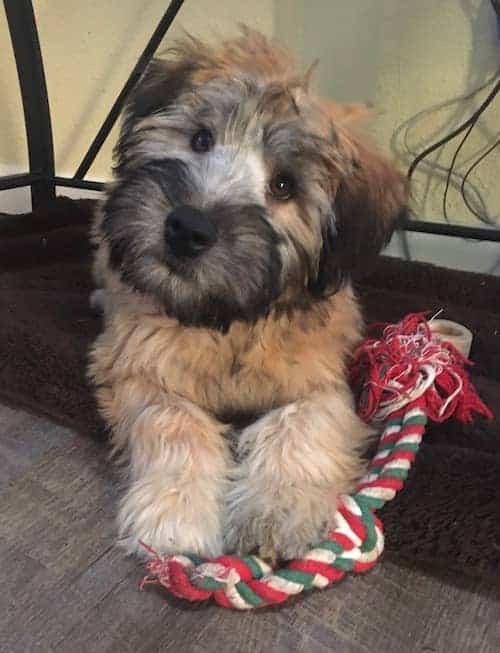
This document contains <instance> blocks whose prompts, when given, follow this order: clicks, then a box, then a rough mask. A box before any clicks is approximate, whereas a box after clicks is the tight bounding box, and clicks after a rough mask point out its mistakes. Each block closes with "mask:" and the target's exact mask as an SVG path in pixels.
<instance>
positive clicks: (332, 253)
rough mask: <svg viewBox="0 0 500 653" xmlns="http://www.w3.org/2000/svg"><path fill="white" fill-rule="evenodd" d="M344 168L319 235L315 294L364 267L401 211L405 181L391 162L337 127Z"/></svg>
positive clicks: (403, 211) (401, 215)
mask: <svg viewBox="0 0 500 653" xmlns="http://www.w3.org/2000/svg"><path fill="white" fill-rule="evenodd" d="M336 140H337V141H338V142H337V145H336V147H338V148H339V149H340V151H341V153H342V158H343V159H344V160H345V170H344V171H343V173H342V174H341V177H340V180H337V181H336V182H335V185H336V188H335V189H334V202H333V210H332V216H331V220H330V221H329V223H328V225H327V226H326V227H325V233H324V234H323V248H322V251H321V257H320V262H319V269H318V277H317V280H316V283H315V284H314V290H315V291H316V294H320V295H322V294H323V295H324V294H329V293H332V292H335V290H336V289H338V287H339V285H340V284H341V283H342V281H343V279H345V278H348V277H350V276H351V275H352V274H353V273H355V272H356V271H357V270H361V269H366V266H367V265H368V264H369V262H370V259H371V258H372V257H373V256H374V255H375V254H377V253H378V252H380V250H381V249H382V248H383V247H384V246H385V245H386V244H387V243H388V242H389V239H390V237H391V235H392V233H393V231H394V229H395V228H396V226H397V225H398V223H399V222H400V221H402V220H403V218H404V217H405V216H406V210H407V184H406V180H405V178H404V177H403V175H402V174H401V173H400V172H399V171H398V170H397V168H396V167H395V165H394V164H393V163H391V162H390V161H388V160H386V159H385V158H384V157H383V156H381V155H380V154H379V153H378V152H377V151H376V149H375V148H373V147H370V146H367V145H364V144H363V143H362V142H361V139H360V138H359V137H356V136H353V135H351V134H349V133H348V132H347V131H346V130H345V129H340V130H337V131H336Z"/></svg>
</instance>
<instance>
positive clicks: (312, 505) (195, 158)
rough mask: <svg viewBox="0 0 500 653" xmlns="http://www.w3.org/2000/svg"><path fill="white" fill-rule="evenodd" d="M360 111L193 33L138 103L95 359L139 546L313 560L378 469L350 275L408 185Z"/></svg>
mask: <svg viewBox="0 0 500 653" xmlns="http://www.w3.org/2000/svg"><path fill="white" fill-rule="evenodd" d="M350 112H353V113H356V112H357V108H356V107H354V108H349V107H342V106H339V105H332V104H331V103H326V102H322V101H321V100H320V99H318V98H317V97H315V96H314V94H312V93H311V92H310V91H309V90H308V84H307V80H306V79H305V78H304V77H301V76H300V75H299V74H298V73H297V72H296V71H295V70H294V68H293V65H292V63H291V61H290V59H289V57H288V56H287V55H286V54H285V53H284V52H283V51H282V50H281V49H280V48H279V47H277V46H276V45H275V44H273V43H270V42H269V41H268V40H267V39H266V38H264V37H263V36H262V35H260V34H258V33H256V32H253V31H250V30H247V29H244V30H243V32H242V34H241V36H239V37H238V38H236V39H235V40H229V41H227V42H223V43H222V44H220V45H219V47H217V48H213V47H210V46H208V45H205V44H203V43H200V42H199V41H197V40H195V39H192V38H187V39H186V40H185V41H184V42H183V43H181V44H180V45H178V47H176V48H175V49H174V50H173V51H172V52H171V53H170V56H169V58H168V59H166V60H158V61H154V62H153V63H152V64H151V65H150V67H149V69H148V70H147V72H146V74H145V75H144V76H143V79H142V80H141V82H140V84H139V85H138V87H137V89H136V90H135V91H134V93H133V94H132V97H131V98H130V101H129V103H128V106H127V108H126V111H125V116H124V120H123V125H122V130H121V135H120V138H119V142H118V144H117V146H116V166H115V169H114V175H115V180H114V182H113V183H112V184H111V185H110V187H109V189H108V192H107V197H106V199H105V201H104V202H103V204H102V209H101V211H100V214H99V216H98V218H97V220H96V224H95V229H94V236H95V241H96V244H97V247H98V250H97V256H96V263H95V272H96V279H97V283H98V285H99V286H100V287H101V288H102V289H103V291H102V292H103V293H104V304H105V325H104V330H103V332H102V334H101V335H100V336H99V338H98V339H97V341H96V343H95V345H94V347H93V349H92V352H91V365H90V375H91V377H92V379H93V381H94V382H95V386H96V392H97V398H98V402H99V406H100V409H101V411H102V414H103V415H104V417H105V418H106V420H107V422H108V424H109V426H110V428H111V431H112V441H113V444H114V448H115V449H116V450H119V451H121V452H123V453H124V455H125V457H126V460H127V461H128V473H129V485H128V489H127V491H126V493H125V496H124V498H123V501H122V504H121V509H120V512H119V529H120V535H121V538H122V539H123V541H124V543H125V545H126V548H127V550H128V551H129V552H139V551H140V544H139V542H140V541H141V540H142V541H144V542H145V543H146V544H148V545H150V546H152V547H154V548H155V549H156V550H157V551H159V552H162V553H168V552H179V551H183V552H192V553H195V554H200V555H203V556H214V555H216V554H219V553H221V551H222V550H223V549H228V550H235V549H236V550H238V551H240V552H247V551H251V550H254V549H259V550H260V553H261V554H264V555H268V556H269V555H270V556H272V557H274V556H276V555H279V556H282V557H285V558H289V557H293V556H296V555H300V554H301V553H303V552H304V550H305V549H307V547H308V546H310V545H311V544H312V543H314V542H315V541H317V540H319V539H321V537H322V536H323V535H324V534H325V532H326V531H327V530H328V528H330V527H331V526H332V525H333V516H334V513H335V508H336V500H337V497H338V495H339V494H341V493H344V492H349V491H350V490H351V489H352V488H353V486H354V485H355V484H356V481H357V480H358V479H359V477H360V476H361V475H362V473H363V463H362V458H361V452H362V451H363V449H364V448H365V445H366V441H367V437H368V435H369V429H368V428H367V427H366V426H365V424H363V423H362V422H361V421H360V419H359V418H358V417H357V415H356V412H355V409H354V404H353V399H352V396H351V393H350V390H349V388H348V385H347V382H346V376H345V366H346V360H347V358H348V356H349V354H350V352H351V351H352V349H353V347H354V346H355V345H356V343H357V342H358V341H359V340H360V336H361V328H362V320H361V316H360V311H359V308H358V303H357V300H356V298H355V296H354V294H353V291H352V288H351V285H350V282H349V276H350V273H351V272H352V270H353V268H354V266H357V265H358V266H361V267H363V266H365V265H367V261H368V259H369V257H370V256H371V255H372V254H373V253H375V252H377V251H378V250H379V249H380V248H381V246H382V245H383V244H384V243H385V242H386V240H387V239H388V237H389V235H390V233H391V230H392V228H393V225H394V223H395V220H396V218H397V216H398V215H399V214H400V213H401V211H402V210H403V208H404V205H405V202H406V190H405V184H404V183H403V180H402V178H401V176H400V175H399V173H398V172H397V171H396V170H395V169H394V168H393V166H392V165H391V164H389V163H388V162H386V161H385V160H384V159H383V158H381V157H380V156H379V155H378V154H377V153H376V152H375V151H373V150H372V149H371V148H369V147H367V146H366V145H364V144H363V143H362V142H360V140H359V139H357V138H356V137H355V136H354V135H353V134H350V133H349V119H348V118H349V114H350ZM242 415H243V416H244V417H245V421H246V424H247V426H246V427H245V428H243V429H242V430H240V432H239V435H238V437H237V438H236V441H235V445H234V448H235V449H236V452H235V455H232V453H231V451H230V447H229V444H228V438H227V437H226V436H227V434H228V432H229V431H234V428H235V426H234V425H235V424H236V422H237V420H238V418H239V417H241V416H242ZM233 453H234V452H233Z"/></svg>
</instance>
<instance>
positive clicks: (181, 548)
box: [101, 380, 229, 556]
mask: <svg viewBox="0 0 500 653" xmlns="http://www.w3.org/2000/svg"><path fill="white" fill-rule="evenodd" d="M101 406H102V407H103V412H104V413H105V414H107V416H108V418H109V419H110V421H111V422H112V423H114V430H113V437H114V441H115V446H116V447H117V448H118V449H123V450H124V451H127V452H128V454H129V460H130V468H129V472H130V485H129V488H128V490H127V492H126V494H125V496H124V498H123V501H122V505H121V510H120V512H119V517H118V524H119V533H120V538H121V541H122V543H123V545H124V546H125V548H126V549H127V551H128V552H130V553H138V554H141V553H143V554H144V549H143V548H142V547H141V545H140V542H141V541H142V542H144V544H146V545H148V546H150V547H152V548H153V549H155V550H156V551H157V552H159V553H183V552H185V553H196V554H199V555H202V556H214V555H217V554H219V553H221V550H222V528H221V527H222V524H221V516H222V515H221V513H222V502H223V495H224V490H225V489H226V475H227V468H228V463H229V454H228V451H227V445H226V442H225V440H224V437H223V432H224V430H225V427H224V426H223V425H222V424H220V423H218V422H217V421H216V420H215V419H213V418H212V417H210V416H209V415H208V414H207V413H205V412H204V411H203V410H201V409H200V408H198V407H197V406H195V405H194V404H192V403H191V402H189V401H187V400H185V399H182V398H180V397H178V396H175V395H168V394H167V393H165V392H164V391H162V390H159V389H157V388H155V387H153V386H149V385H147V384H146V383H145V382H144V380H129V381H125V382H122V383H120V384H119V385H118V387H117V388H115V390H114V391H113V392H112V393H110V394H109V395H108V397H107V400H106V399H105V398H104V397H103V396H102V395H101Z"/></svg>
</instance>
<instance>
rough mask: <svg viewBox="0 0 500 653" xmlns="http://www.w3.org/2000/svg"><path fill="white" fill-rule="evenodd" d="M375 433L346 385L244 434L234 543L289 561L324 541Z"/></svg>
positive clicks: (230, 533)
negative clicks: (363, 419) (357, 410)
mask: <svg viewBox="0 0 500 653" xmlns="http://www.w3.org/2000/svg"><path fill="white" fill-rule="evenodd" d="M370 433H371V431H370V429H369V428H368V427H367V426H366V425H365V424H363V422H361V420H360V419H359V418H358V417H357V415H356V414H355V411H354V407H353V402H352V398H351V397H350V395H349V393H348V391H347V390H346V391H345V392H344V391H342V392H341V393H339V392H335V393H333V392H332V393H314V394H313V395H311V396H310V397H308V398H306V399H303V400H300V401H297V402H295V403H292V404H288V405H287V406H284V407H282V408H278V409H275V410H273V411H271V412H270V413H268V414H267V415H266V416H264V417H263V418H261V419H260V420H259V421H257V422H255V423H254V424H252V425H251V426H250V427H248V428H247V429H246V430H245V431H243V433H242V434H241V439H240V442H239V457H240V456H241V463H240V465H239V467H238V468H237V470H236V475H235V478H234V479H233V485H232V488H231V489H230V491H229V493H228V499H227V514H226V526H225V537H226V545H227V548H229V549H231V550H233V549H236V550H237V551H239V552H240V553H241V552H249V551H251V550H253V549H256V548H258V549H259V552H260V555H262V556H263V557H266V558H268V559H269V558H271V559H275V558H276V557H278V556H279V557H283V558H286V559H289V558H294V557H297V556H300V555H302V554H304V552H305V551H307V549H308V547H310V546H311V545H314V544H315V543H317V542H319V541H320V540H321V539H322V538H323V536H324V535H325V534H326V532H327V531H328V530H329V528H331V527H332V526H333V521H334V515H335V512H336V504H337V498H338V496H339V494H342V493H345V492H349V491H351V490H352V489H353V487H354V486H355V484H356V481H357V480H358V479H359V478H360V477H361V476H362V474H363V472H364V464H363V462H362V458H361V453H362V450H363V449H364V448H365V447H366V445H367V442H368V438H369V436H370Z"/></svg>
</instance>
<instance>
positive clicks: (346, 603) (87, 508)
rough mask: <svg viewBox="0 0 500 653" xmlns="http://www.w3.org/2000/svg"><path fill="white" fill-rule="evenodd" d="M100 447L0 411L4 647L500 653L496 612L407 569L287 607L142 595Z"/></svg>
mask: <svg viewBox="0 0 500 653" xmlns="http://www.w3.org/2000/svg"><path fill="white" fill-rule="evenodd" d="M118 494H119V479H118V477H117V475H116V473H115V472H114V471H113V469H112V468H110V467H109V465H108V464H107V462H106V457H105V450H104V449H103V448H102V447H99V446H98V445H96V444H95V443H92V442H89V441H86V440H83V439H81V438H80V437H78V436H75V435H74V434H73V433H71V432H70V431H68V430H65V429H63V428H61V427H58V426H55V425H54V424H52V423H50V422H48V421H45V420H43V419H40V418H35V417H32V416H30V415H28V414H26V413H23V412H20V411H14V410H11V409H9V408H7V407H3V406H0V586H1V588H2V589H1V592H0V650H1V651H2V653H6V652H14V651H15V652H20V653H26V652H28V651H41V652H45V651H68V652H71V653H77V652H80V651H83V652H85V651H89V652H92V653H98V652H101V651H114V652H117V653H125V652H127V651H130V652H134V653H136V652H140V651H145V652H146V651H147V652H149V651H172V652H175V653H189V652H191V651H193V652H194V651H196V652H198V651H199V652H200V653H201V652H202V651H203V652H207V651H208V652H211V651H214V652H217V653H226V652H227V653H236V652H238V651H241V652H245V653H246V652H252V653H253V652H260V651H262V652H266V653H268V652H278V653H281V652H283V653H285V652H287V653H289V652H291V653H294V652H297V653H298V652H303V653H316V652H318V653H321V652H323V651H335V652H344V651H346V652H348V651H370V652H371V653H373V652H375V653H378V652H381V653H391V652H393V651H394V652H395V653H396V652H397V653H401V652H406V651H426V652H428V653H431V652H441V651H442V652H443V653H444V652H445V651H446V653H450V652H451V653H455V652H461V651H471V652H474V653H479V652H490V651H491V652H493V651H500V603H499V602H498V600H495V597H493V596H491V595H489V594H488V591H487V590H486V589H485V588H484V587H482V586H481V585H480V584H478V585H477V586H476V587H474V591H470V590H468V591H466V590H464V589H459V588H457V587H453V586H449V585H447V584H444V583H442V582H441V581H438V580H436V579H435V578H432V577H426V576H423V575H422V574H419V573H416V572H414V571H407V570H406V569H404V568H400V567H398V566H396V565H395V564H393V563H392V562H391V561H390V560H388V559H387V558H386V559H385V560H384V562H383V564H382V565H381V566H379V567H378V568H377V569H376V570H375V571H374V572H372V573H370V574H369V575H367V576H364V577H350V578H348V579H347V580H345V581H344V582H343V583H341V584H340V585H338V586H337V587H335V588H333V589H331V590H327V591H325V592H317V593H312V594H309V595H308V596H307V597H306V598H305V599H304V600H300V601H295V602H294V603H293V604H292V605H289V606H286V607H284V608H281V609H278V610H275V609H273V610H264V611H261V612H257V613H236V612H229V611H225V610H223V609H221V608H217V607H215V606H213V605H210V606H202V607H190V606H186V605H185V604H183V603H180V602H177V601H172V600H170V599H167V598H166V596H165V594H163V593H162V592H161V591H159V590H156V589H149V590H147V591H145V592H139V591H138V588H137V584H138V582H139V580H140V579H141V577H142V570H141V567H140V565H139V564H138V563H136V562H134V561H132V560H130V559H125V558H124V557H123V555H122V553H121V551H120V550H117V549H116V548H115V547H114V546H113V535H114V526H113V514H114V506H115V502H116V498H117V495H118Z"/></svg>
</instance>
